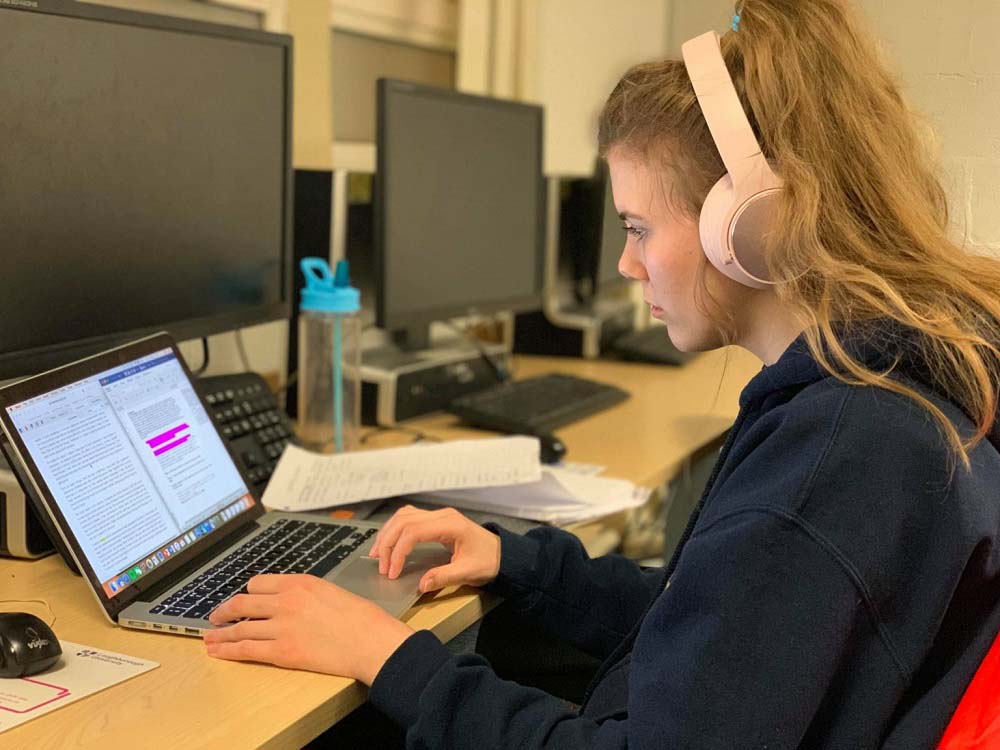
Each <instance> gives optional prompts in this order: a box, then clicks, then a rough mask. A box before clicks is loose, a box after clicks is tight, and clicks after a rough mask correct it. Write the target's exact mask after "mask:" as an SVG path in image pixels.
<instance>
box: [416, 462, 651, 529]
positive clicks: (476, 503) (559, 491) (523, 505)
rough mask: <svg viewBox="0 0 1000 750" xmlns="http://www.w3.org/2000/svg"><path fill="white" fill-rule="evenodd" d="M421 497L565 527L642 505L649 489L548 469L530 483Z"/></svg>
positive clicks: (562, 470)
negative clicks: (535, 480)
mask: <svg viewBox="0 0 1000 750" xmlns="http://www.w3.org/2000/svg"><path fill="white" fill-rule="evenodd" d="M418 499H419V500H422V501H424V502H429V503H434V504H437V505H451V506H454V507H456V508H465V509H466V510H481V511H487V512H490V513H499V514H500V515H504V516H514V517H515V518H530V519H532V520H535V521H545V522H546V523H552V524H555V525H557V526H564V525H566V524H570V523H576V522H578V521H587V520H590V519H592V518H600V517H601V516H607V515H610V514H612V513H617V512H618V511H620V510H626V509H627V508H635V507H637V506H639V505H642V504H643V503H645V502H646V500H647V499H649V489H647V488H645V487H637V486H636V485H634V484H632V483H631V482H627V481H625V480H624V479H608V478H606V477H596V476H587V475H585V474H580V473H577V472H574V471H567V470H565V469H559V468H553V467H548V466H546V467H543V468H542V478H541V480H539V481H538V482H532V483H531V484H521V485H517V486H516V487H484V488H480V489H476V488H473V489H465V490H454V491H451V492H435V493H431V494H427V495H421V496H419V498H418Z"/></svg>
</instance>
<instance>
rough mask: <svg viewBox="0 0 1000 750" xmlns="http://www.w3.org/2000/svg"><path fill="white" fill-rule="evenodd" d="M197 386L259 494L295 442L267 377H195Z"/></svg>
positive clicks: (255, 374) (248, 375)
mask: <svg viewBox="0 0 1000 750" xmlns="http://www.w3.org/2000/svg"><path fill="white" fill-rule="evenodd" d="M197 387H198V390H199V391H200V392H201V395H202V396H203V397H204V399H205V403H206V404H208V411H209V414H210V415H211V417H212V421H213V422H214V423H215V426H216V427H217V428H218V430H219V433H220V434H221V435H222V437H223V438H224V439H225V440H226V441H227V442H228V443H229V445H230V447H232V449H233V454H234V455H235V457H236V463H238V464H239V465H240V468H241V469H243V472H244V474H245V476H247V478H249V479H250V481H251V482H253V485H254V489H255V490H256V491H257V497H260V495H261V494H263V492H264V487H265V486H266V485H267V480H268V479H270V478H271V474H272V473H274V467H275V466H276V465H277V464H278V459H279V458H280V457H281V452H282V451H283V450H284V449H285V446H286V445H288V444H289V443H293V444H295V445H298V444H299V441H298V438H296V437H295V432H294V430H293V428H292V423H291V421H290V420H289V419H288V416H287V415H286V414H285V413H284V412H283V411H281V409H279V408H278V402H277V400H276V399H275V398H274V395H273V394H272V393H271V391H270V389H269V388H268V387H267V381H265V380H264V378H262V377H261V376H260V375H258V374H257V373H255V372H241V373H238V374H236V375H215V376H213V377H208V378H199V379H198V381H197Z"/></svg>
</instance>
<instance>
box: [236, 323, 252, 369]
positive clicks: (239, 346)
mask: <svg viewBox="0 0 1000 750" xmlns="http://www.w3.org/2000/svg"><path fill="white" fill-rule="evenodd" d="M233 333H234V334H235V336H236V353H237V354H239V355H240V364H242V365H243V369H244V370H245V371H246V372H253V368H252V367H251V366H250V358H249V357H247V349H246V347H245V346H243V331H242V330H240V329H239V328H236V329H234V330H233Z"/></svg>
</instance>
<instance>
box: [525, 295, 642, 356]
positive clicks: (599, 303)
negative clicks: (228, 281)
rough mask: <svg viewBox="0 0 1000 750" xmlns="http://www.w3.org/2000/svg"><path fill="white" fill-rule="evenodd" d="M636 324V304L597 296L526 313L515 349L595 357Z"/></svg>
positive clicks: (536, 352) (537, 352)
mask: <svg viewBox="0 0 1000 750" xmlns="http://www.w3.org/2000/svg"><path fill="white" fill-rule="evenodd" d="M634 325H635V303H634V302H632V301H630V300H601V299H596V300H594V301H593V302H591V303H588V304H576V305H566V306H560V307H556V306H554V305H546V306H545V309H543V310H540V311H537V312H532V313H523V314H521V315H518V316H517V319H516V321H515V324H514V351H515V352H518V353H519V354H546V355H554V356H561V357H584V358H585V359H596V358H597V357H600V356H601V354H602V353H605V352H607V351H608V349H609V347H610V346H611V344H612V343H613V342H614V341H615V339H617V338H618V337H619V336H622V335H623V334H626V333H628V332H629V331H631V330H632V329H633V327H634Z"/></svg>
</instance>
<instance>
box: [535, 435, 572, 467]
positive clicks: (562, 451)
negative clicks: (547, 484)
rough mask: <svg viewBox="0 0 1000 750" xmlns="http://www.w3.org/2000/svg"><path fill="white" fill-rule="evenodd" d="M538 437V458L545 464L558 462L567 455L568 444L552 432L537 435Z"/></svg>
mask: <svg viewBox="0 0 1000 750" xmlns="http://www.w3.org/2000/svg"><path fill="white" fill-rule="evenodd" d="M535 437H537V438H538V444H539V451H538V460H540V461H541V462H542V463H543V464H557V463H559V462H560V461H562V457H563V456H565V455H566V444H565V443H563V441H562V440H560V439H559V438H557V437H556V436H555V435H552V434H545V435H536V436H535Z"/></svg>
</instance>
